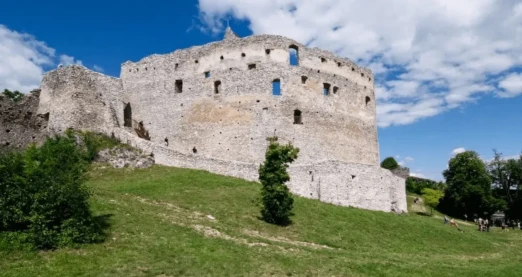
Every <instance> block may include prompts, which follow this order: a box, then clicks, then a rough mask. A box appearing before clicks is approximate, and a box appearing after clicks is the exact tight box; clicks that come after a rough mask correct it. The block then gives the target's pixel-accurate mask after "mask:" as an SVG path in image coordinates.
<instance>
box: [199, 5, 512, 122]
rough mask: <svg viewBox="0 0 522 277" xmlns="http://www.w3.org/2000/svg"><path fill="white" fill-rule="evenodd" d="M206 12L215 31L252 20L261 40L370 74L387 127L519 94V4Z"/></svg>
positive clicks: (214, 8)
mask: <svg viewBox="0 0 522 277" xmlns="http://www.w3.org/2000/svg"><path fill="white" fill-rule="evenodd" d="M199 8H200V11H201V18H202V21H203V22H204V23H205V26H207V27H208V28H209V29H210V30H212V31H215V32H218V31H220V30H222V29H223V22H225V20H224V19H228V18H237V19H241V20H248V21H249V22H250V29H251V30H252V31H253V32H254V33H255V34H262V33H267V34H279V35H284V36H287V37H290V38H293V39H295V40H297V41H300V42H302V43H304V44H307V45H309V46H313V47H320V48H324V49H329V50H331V51H334V52H335V53H337V54H338V55H341V56H344V57H348V58H350V59H352V60H354V61H355V62H357V63H359V64H361V65H364V66H367V67H369V68H371V69H372V70H373V72H374V74H375V75H376V94H377V98H378V106H377V113H378V122H379V126H381V127H386V126H390V125H401V124H410V123H413V122H416V121H417V120H419V119H422V118H427V117H431V116H435V115H437V114H440V113H441V112H444V111H446V110H448V109H453V108H457V107H460V106H462V105H464V104H466V103H469V102H474V101H476V100H477V99H478V98H479V97H480V96H481V95H484V94H495V95H497V96H499V97H514V96H517V95H520V94H522V90H521V87H522V85H521V79H522V77H521V74H517V73H515V71H516V69H517V68H518V69H520V68H522V55H520V53H522V2H520V1H519V0H460V1H454V0H425V1H412V0H396V1H388V0H375V1H364V0H321V1H317V0H242V1H239V0H199ZM519 71H520V70H519Z"/></svg>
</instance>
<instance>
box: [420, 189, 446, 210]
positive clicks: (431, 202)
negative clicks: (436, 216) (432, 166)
mask: <svg viewBox="0 0 522 277" xmlns="http://www.w3.org/2000/svg"><path fill="white" fill-rule="evenodd" d="M422 196H423V197H424V204H426V205H427V206H428V207H430V208H431V214H432V215H433V209H435V208H436V207H437V206H438V205H439V201H440V199H441V198H442V197H443V196H444V192H442V191H440V190H436V189H430V188H425V189H423V190H422Z"/></svg>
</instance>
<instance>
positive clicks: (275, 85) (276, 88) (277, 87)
mask: <svg viewBox="0 0 522 277" xmlns="http://www.w3.org/2000/svg"><path fill="white" fill-rule="evenodd" d="M272 95H281V80H279V79H275V80H274V81H272Z"/></svg>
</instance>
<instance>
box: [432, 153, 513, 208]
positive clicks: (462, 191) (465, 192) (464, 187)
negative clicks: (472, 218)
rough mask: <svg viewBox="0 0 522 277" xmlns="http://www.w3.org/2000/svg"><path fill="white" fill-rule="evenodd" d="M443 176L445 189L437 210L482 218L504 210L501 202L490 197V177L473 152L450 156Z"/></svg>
mask: <svg viewBox="0 0 522 277" xmlns="http://www.w3.org/2000/svg"><path fill="white" fill-rule="evenodd" d="M443 175H444V178H445V179H446V184H447V186H448V187H447V189H446V192H445V196H444V198H443V200H442V202H441V205H440V207H441V208H442V209H443V210H444V211H445V212H447V213H448V214H452V215H454V216H456V217H463V216H464V215H478V216H482V215H488V214H489V215H491V214H492V213H493V212H494V211H495V210H497V209H503V208H504V205H503V201H501V200H499V199H496V198H495V197H493V194H492V190H491V177H490V175H489V173H488V171H487V169H486V164H485V163H484V161H482V159H481V158H480V157H479V156H478V154H477V153H476V152H474V151H466V152H464V153H460V154H458V155H456V156H455V157H453V158H452V159H451V160H450V161H449V165H448V169H446V170H444V172H443Z"/></svg>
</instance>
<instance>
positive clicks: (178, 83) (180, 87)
mask: <svg viewBox="0 0 522 277" xmlns="http://www.w3.org/2000/svg"><path fill="white" fill-rule="evenodd" d="M182 92H183V81H182V80H176V93H182Z"/></svg>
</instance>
